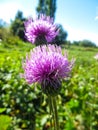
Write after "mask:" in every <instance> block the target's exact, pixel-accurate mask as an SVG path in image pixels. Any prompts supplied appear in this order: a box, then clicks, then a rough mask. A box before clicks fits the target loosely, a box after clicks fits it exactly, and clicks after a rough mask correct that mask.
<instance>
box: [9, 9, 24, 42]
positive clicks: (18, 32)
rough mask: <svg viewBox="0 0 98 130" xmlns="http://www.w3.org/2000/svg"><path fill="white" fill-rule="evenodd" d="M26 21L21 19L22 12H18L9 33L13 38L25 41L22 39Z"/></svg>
mask: <svg viewBox="0 0 98 130" xmlns="http://www.w3.org/2000/svg"><path fill="white" fill-rule="evenodd" d="M25 20H26V19H25V18H24V17H23V12H22V11H18V12H17V14H16V16H15V20H14V21H12V24H11V31H12V33H13V35H14V36H18V37H19V38H20V39H22V40H25V37H24V21H25Z"/></svg>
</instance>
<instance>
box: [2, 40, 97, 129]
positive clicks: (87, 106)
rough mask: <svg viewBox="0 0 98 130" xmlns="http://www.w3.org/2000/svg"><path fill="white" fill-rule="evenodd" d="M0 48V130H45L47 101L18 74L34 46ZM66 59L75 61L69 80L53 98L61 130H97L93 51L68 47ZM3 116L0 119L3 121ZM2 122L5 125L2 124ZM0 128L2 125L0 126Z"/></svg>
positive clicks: (20, 45) (95, 68)
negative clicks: (56, 106)
mask: <svg viewBox="0 0 98 130" xmlns="http://www.w3.org/2000/svg"><path fill="white" fill-rule="evenodd" d="M20 43H21V44H18V46H17V45H12V46H10V45H9V44H8V45H7V43H6V45H7V46H6V47H5V46H4V45H3V44H2V45H1V46H0V53H1V57H0V108H2V109H0V114H1V116H0V123H1V122H2V124H3V128H0V130H3V129H4V130H7V129H8V130H17V129H20V130H23V129H27V130H40V129H45V130H46V129H48V128H49V126H50V124H49V116H48V114H49V109H48V99H47V97H46V96H45V95H44V94H42V92H41V89H40V86H38V85H28V84H27V83H26V82H25V81H24V80H23V79H21V77H20V74H21V73H22V60H23V59H24V58H25V55H26V53H27V52H28V51H29V50H30V49H31V48H33V47H34V46H33V45H31V44H29V43H22V42H20ZM68 52H69V59H70V58H71V57H75V58H76V61H75V65H74V69H73V70H72V74H71V75H70V78H69V79H65V80H64V81H63V82H62V89H61V91H60V94H59V95H58V97H57V105H58V114H59V121H60V128H61V130H65V129H66V130H89V129H91V130H97V129H98V120H97V119H98V100H97V97H98V72H97V69H98V61H96V60H95V59H94V55H95V54H96V52H98V49H97V48H93V51H92V49H91V50H85V49H84V48H80V47H75V46H70V48H69V50H68ZM3 116H4V117H3ZM4 121H5V122H4ZM0 127H2V125H1V124H0Z"/></svg>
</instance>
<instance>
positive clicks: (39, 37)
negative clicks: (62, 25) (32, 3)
mask: <svg viewBox="0 0 98 130" xmlns="http://www.w3.org/2000/svg"><path fill="white" fill-rule="evenodd" d="M58 32H59V30H58V29H57V26H56V25H55V24H54V23H53V19H52V18H50V17H49V16H45V15H43V14H41V15H40V16H39V17H37V18H36V19H35V20H32V19H31V18H30V19H28V20H27V21H26V22H25V36H26V38H27V40H28V41H29V42H31V43H38V44H40V43H46V42H51V41H52V40H53V39H54V38H55V37H56V36H57V35H58Z"/></svg>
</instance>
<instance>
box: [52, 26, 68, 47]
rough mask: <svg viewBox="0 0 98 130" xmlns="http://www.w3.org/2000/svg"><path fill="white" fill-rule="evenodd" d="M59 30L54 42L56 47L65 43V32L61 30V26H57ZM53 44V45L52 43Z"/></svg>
mask: <svg viewBox="0 0 98 130" xmlns="http://www.w3.org/2000/svg"><path fill="white" fill-rule="evenodd" d="M58 28H59V34H58V35H57V36H56V38H55V40H54V42H55V43H56V44H57V45H61V44H64V43H65V41H66V38H67V35H68V34H67V32H66V31H65V30H64V29H63V26H62V25H60V24H59V26H58ZM54 42H53V43H54Z"/></svg>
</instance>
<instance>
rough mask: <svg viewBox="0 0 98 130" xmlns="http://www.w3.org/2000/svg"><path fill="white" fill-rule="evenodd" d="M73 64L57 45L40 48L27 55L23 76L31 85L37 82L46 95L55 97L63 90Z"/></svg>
mask: <svg viewBox="0 0 98 130" xmlns="http://www.w3.org/2000/svg"><path fill="white" fill-rule="evenodd" d="M73 63H74V61H73V60H72V61H71V62H69V61H68V58H67V55H66V53H65V54H64V55H63V54H62V50H61V48H60V47H59V46H57V45H50V44H48V45H43V46H38V47H35V48H34V49H33V50H32V51H31V52H30V55H27V57H26V60H25V62H24V63H23V69H24V74H23V75H22V76H23V78H25V79H26V81H27V82H28V83H29V84H32V83H35V82H37V83H39V84H41V87H42V90H43V91H44V92H45V93H46V94H49V93H51V94H52V95H53V94H55V93H57V92H58V91H59V89H60V88H61V80H62V79H64V78H66V77H68V76H69V73H70V72H71V69H72V67H73Z"/></svg>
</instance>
